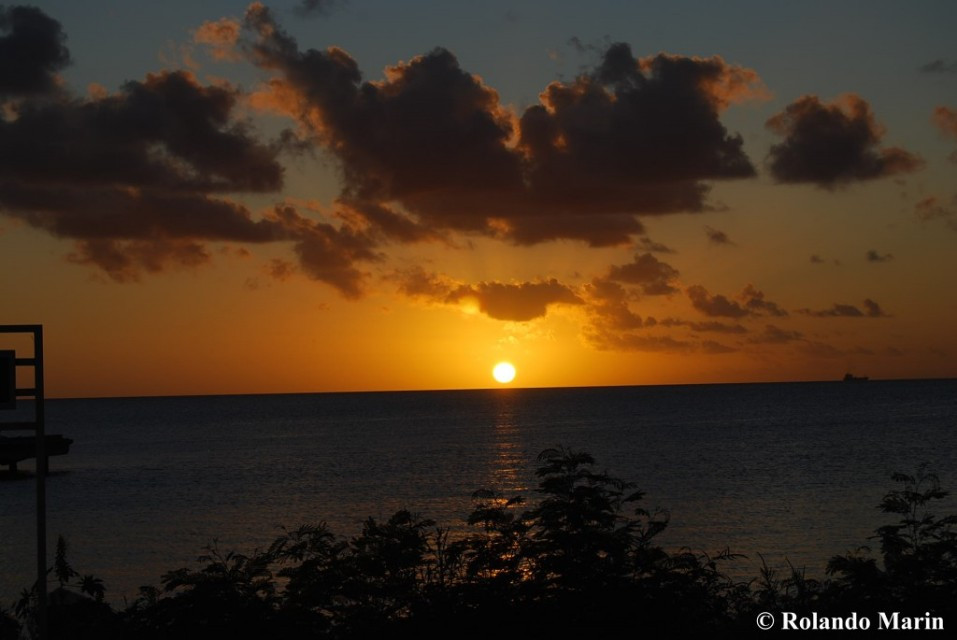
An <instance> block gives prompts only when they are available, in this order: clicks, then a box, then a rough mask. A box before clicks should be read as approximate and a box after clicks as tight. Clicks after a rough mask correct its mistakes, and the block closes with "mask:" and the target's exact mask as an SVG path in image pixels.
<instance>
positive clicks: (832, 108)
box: [767, 94, 923, 188]
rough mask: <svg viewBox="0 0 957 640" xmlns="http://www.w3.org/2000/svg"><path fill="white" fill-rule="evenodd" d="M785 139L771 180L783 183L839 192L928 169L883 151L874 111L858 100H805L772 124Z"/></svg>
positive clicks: (774, 156)
mask: <svg viewBox="0 0 957 640" xmlns="http://www.w3.org/2000/svg"><path fill="white" fill-rule="evenodd" d="M767 127H768V129H770V130H771V131H773V132H774V133H777V134H779V135H782V136H784V142H782V143H780V144H777V145H774V146H772V147H771V152H770V156H769V161H770V168H771V174H772V175H773V176H774V177H775V178H776V179H777V180H778V181H780V182H807V183H812V184H815V185H817V186H820V187H825V188H833V187H836V186H840V185H842V184H847V183H850V182H854V181H860V180H869V179H873V178H883V177H886V176H890V175H895V174H900V173H907V172H910V171H914V170H916V169H918V168H919V167H921V166H922V164H923V162H922V161H921V159H920V158H919V157H918V156H915V155H914V154H912V153H910V152H908V151H905V150H904V149H901V148H898V147H881V146H880V144H881V138H883V135H884V129H883V128H882V127H881V126H880V125H879V124H878V123H877V121H876V120H875V118H874V114H873V113H872V112H871V108H870V105H869V104H868V103H867V102H866V101H865V100H863V99H861V98H860V97H858V96H856V95H854V94H846V95H844V96H842V97H840V98H839V99H837V100H836V101H835V102H833V103H831V104H825V103H823V102H821V101H820V100H819V99H818V98H817V96H804V97H802V98H800V99H798V100H796V101H795V102H792V103H791V104H789V105H788V106H787V108H785V110H784V111H783V112H781V113H779V114H777V115H775V116H773V117H772V118H770V119H769V120H768V121H767Z"/></svg>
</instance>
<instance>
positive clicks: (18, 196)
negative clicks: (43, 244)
mask: <svg viewBox="0 0 957 640" xmlns="http://www.w3.org/2000/svg"><path fill="white" fill-rule="evenodd" d="M236 100H237V96H236V93H235V91H234V90H232V89H229V88H225V87H204V86H201V85H200V84H198V83H197V81H196V79H195V78H193V77H192V76H191V75H190V74H188V73H185V72H164V73H159V74H151V75H149V76H148V77H147V78H146V80H145V81H143V82H136V81H134V82H128V83H127V84H125V85H124V86H123V88H122V89H121V91H120V92H119V93H117V94H115V95H108V96H101V97H98V98H93V99H87V100H82V99H76V98H72V97H69V96H59V95H57V96H49V97H47V99H44V100H32V101H26V102H22V103H19V104H17V105H16V107H15V110H16V113H15V117H13V118H8V119H3V120H0V206H2V207H3V209H4V211H5V212H6V213H7V214H9V215H13V216H14V217H18V218H20V219H22V220H24V221H26V222H27V223H28V224H30V225H32V226H34V227H38V228H42V229H44V230H46V231H48V232H50V233H51V234H53V235H55V236H58V237H66V238H72V239H75V240H78V241H79V242H80V245H81V251H80V254H79V255H81V256H83V258H82V259H81V261H89V262H93V263H95V264H97V265H99V266H100V267H102V268H103V269H105V270H106V271H107V272H108V273H110V274H111V275H113V276H114V277H116V278H117V279H124V278H126V277H127V275H129V273H130V267H131V264H130V261H133V262H141V263H142V264H143V266H147V267H148V266H149V265H154V266H155V265H156V264H158V262H157V261H159V262H162V260H161V256H162V255H164V254H169V255H174V254H176V253H177V252H178V250H180V249H182V247H183V246H193V247H194V250H193V251H191V253H192V254H193V255H194V256H197V255H199V254H198V253H197V252H196V251H195V247H196V245H195V243H191V242H190V241H195V240H233V241H240V242H265V241H269V240H275V239H278V238H280V237H282V235H283V231H282V229H280V228H279V227H278V226H277V225H276V224H274V223H272V222H270V221H266V220H259V221H254V220H253V219H252V218H251V216H250V213H249V212H248V211H247V210H246V208H245V207H244V206H242V205H240V204H238V203H236V202H234V201H233V200H231V199H229V198H228V197H225V195H221V194H226V193H230V192H262V191H274V190H277V189H278V188H279V187H280V186H281V185H282V167H281V166H280V165H279V163H278V161H277V160H276V150H275V149H274V148H271V147H269V146H267V145H263V144H262V143H260V142H258V141H257V140H255V139H254V138H253V137H252V136H251V134H250V133H249V131H248V130H247V128H246V127H244V126H243V125H241V124H237V123H235V122H233V121H232V120H231V114H232V111H233V108H234V106H235V104H236ZM124 242H128V243H130V244H128V245H126V246H128V247H129V248H131V251H130V252H129V255H128V257H129V260H126V261H124V260H120V259H119V257H120V256H121V255H122V254H123V253H124V248H123V247H124V244H123V243H124ZM184 242H185V243H186V245H184V244H183V243H184ZM147 245H149V246H150V247H152V249H151V250H150V251H149V252H144V250H143V249H144V247H145V246H147ZM163 245H166V246H165V247H164V246H163ZM200 253H201V252H200ZM147 254H149V259H148V260H145V261H144V260H138V259H137V256H140V257H146V256H147ZM195 261H196V260H191V261H187V262H195Z"/></svg>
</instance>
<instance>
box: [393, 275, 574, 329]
mask: <svg viewBox="0 0 957 640" xmlns="http://www.w3.org/2000/svg"><path fill="white" fill-rule="evenodd" d="M394 278H395V279H396V280H397V281H398V285H399V291H400V292H401V293H403V294H405V295H407V296H410V297H413V298H422V299H425V300H427V301H429V302H432V303H437V304H448V305H456V306H463V305H464V306H466V307H469V306H472V307H473V308H474V309H475V310H477V311H479V312H480V313H483V314H485V315H487V316H488V317H490V318H493V319H495V320H504V321H508V322H528V321H529V320H534V319H536V318H541V317H544V316H545V315H546V314H547V313H548V310H549V308H550V307H552V306H553V305H582V304H584V301H583V300H582V299H581V298H580V297H579V296H578V295H577V294H576V293H575V292H574V291H572V290H571V289H570V288H569V287H568V286H567V285H564V284H562V283H560V282H559V281H558V280H556V279H554V278H552V279H549V280H540V281H537V282H517V283H513V282H509V283H505V282H479V283H478V284H463V283H459V282H455V281H453V280H451V279H449V278H445V277H443V276H440V275H437V274H434V273H428V272H426V271H425V270H424V269H422V268H421V267H413V268H411V269H407V270H405V271H399V272H397V273H396V274H395V276H394Z"/></svg>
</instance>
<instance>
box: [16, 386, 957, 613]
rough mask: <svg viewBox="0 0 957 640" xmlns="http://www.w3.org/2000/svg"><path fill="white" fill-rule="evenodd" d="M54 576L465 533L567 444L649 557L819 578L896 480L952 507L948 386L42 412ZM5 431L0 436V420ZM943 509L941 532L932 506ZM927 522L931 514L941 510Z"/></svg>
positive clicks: (130, 589) (19, 490)
mask: <svg viewBox="0 0 957 640" xmlns="http://www.w3.org/2000/svg"><path fill="white" fill-rule="evenodd" d="M47 415H48V426H47V432H48V433H59V434H63V435H64V436H66V437H69V438H72V439H73V440H74V444H73V447H72V449H71V451H70V453H69V455H67V456H61V457H56V458H53V459H52V460H51V475H50V476H49V478H48V483H47V495H48V497H47V501H48V531H49V540H48V543H49V546H50V549H51V551H50V556H49V557H50V558H51V562H52V549H53V546H54V545H55V542H56V537H57V535H58V534H60V535H63V537H64V538H65V539H66V540H67V543H68V545H69V546H68V559H69V561H70V562H71V564H72V565H73V566H74V568H75V569H77V570H78V571H79V572H80V573H81V574H94V575H96V576H97V577H100V578H102V579H103V580H104V582H105V585H106V588H107V599H108V600H110V601H112V602H114V603H118V604H120V605H122V603H123V601H124V599H129V600H131V599H132V598H134V597H135V596H136V594H137V591H138V587H139V586H140V585H146V584H152V585H157V586H158V585H159V577H160V576H161V575H162V574H163V573H165V572H166V571H169V570H173V569H177V568H179V567H183V566H197V565H196V564H195V558H196V556H198V555H200V554H201V553H203V551H204V549H205V547H206V546H207V545H210V544H215V545H216V546H217V547H218V548H219V549H220V550H222V551H226V550H236V551H240V552H250V551H252V550H253V549H255V548H256V547H260V548H262V547H265V546H267V545H268V544H269V542H271V541H272V540H273V539H274V538H275V537H276V536H277V535H279V534H280V533H281V528H280V527H282V526H286V527H288V528H295V527H297V526H298V525H300V524H306V523H312V524H315V523H318V522H326V523H328V525H329V526H330V527H331V528H332V530H333V531H334V532H336V533H337V534H339V535H341V536H351V535H354V534H356V533H358V531H359V530H360V527H361V523H362V521H363V520H365V519H366V518H368V517H373V518H376V519H380V518H387V517H388V516H389V515H391V514H392V513H393V512H395V511H396V510H398V509H409V510H411V511H413V512H416V513H419V514H421V515H422V516H425V517H429V518H432V519H434V520H436V521H437V524H439V525H442V526H451V527H453V528H454V529H457V530H462V529H464V527H465V524H464V518H465V516H466V515H467V514H468V512H469V510H470V508H471V504H472V502H471V494H472V492H473V491H475V490H476V489H480V488H493V489H496V490H498V491H499V492H501V493H503V494H506V495H517V494H522V495H525V497H526V499H527V500H528V501H529V502H534V500H535V497H536V496H535V488H536V477H535V474H534V470H535V459H536V456H537V455H538V453H539V452H541V451H542V450H543V449H546V448H549V447H555V446H559V445H561V446H564V447H566V448H569V449H572V450H576V451H587V452H589V453H591V454H592V455H593V456H594V457H595V459H596V461H597V466H598V468H599V469H602V470H607V471H608V472H609V473H610V474H612V475H614V476H617V477H620V478H623V479H625V480H628V481H631V482H634V483H635V484H636V485H637V488H639V489H641V490H643V491H644V492H645V493H646V496H645V498H644V500H643V504H642V506H644V507H645V508H647V509H651V510H654V509H656V508H657V509H661V510H664V511H667V513H668V514H670V523H669V526H668V527H667V529H666V530H665V531H664V533H662V534H661V535H660V537H659V543H660V544H662V545H663V546H665V547H667V548H670V549H677V548H681V547H688V548H691V549H692V550H695V551H703V552H707V553H711V554H713V553H716V552H720V551H723V550H725V549H729V550H730V551H732V552H735V553H740V554H744V555H745V556H747V557H746V558H741V559H739V560H737V561H735V564H734V565H733V566H732V567H731V570H732V572H733V573H734V574H735V575H737V576H739V577H748V576H750V577H756V576H757V575H758V572H759V569H760V566H761V557H762V556H763V557H764V559H765V560H766V561H767V562H768V563H769V564H771V565H774V566H779V567H780V566H786V565H787V564H788V563H790V564H791V565H793V566H794V567H797V568H805V569H806V571H807V573H808V575H810V576H818V577H820V576H823V573H824V568H825V566H826V563H827V560H828V559H829V558H830V557H831V556H833V555H835V554H839V553H845V552H847V551H849V550H852V549H855V548H857V547H859V546H861V545H864V544H868V543H869V542H873V541H870V540H868V536H870V535H872V534H873V532H874V530H875V529H876V528H877V527H879V526H881V525H883V524H887V523H889V522H891V521H892V517H891V516H889V515H887V514H882V513H880V511H879V510H878V509H877V508H876V506H877V505H878V503H879V502H880V500H881V498H882V496H883V495H884V494H885V493H887V492H888V491H889V490H892V489H894V488H896V485H895V484H894V483H893V482H892V481H891V480H890V474H891V473H893V472H895V471H902V472H910V473H913V472H915V471H916V469H917V468H918V466H919V465H921V464H926V465H927V469H928V470H929V471H932V472H935V473H937V474H938V475H939V476H940V479H941V484H942V486H943V487H944V488H945V489H951V490H953V489H957V473H955V464H954V463H955V461H957V380H927V381H871V382H867V383H840V382H815V383H786V384H785V383H781V384H722V385H689V386H649V387H601V388H567V389H509V388H502V389H489V390H475V391H432V392H389V393H329V394H297V395H258V396H257V395H248V396H199V397H171V398H123V399H89V400H85V399H76V400H49V401H48V402H47ZM0 418H4V416H0ZM24 470H26V471H27V473H21V475H20V476H19V477H16V478H14V479H10V478H6V479H4V480H2V481H0V507H2V509H0V549H2V552H0V606H5V607H9V606H10V604H11V603H12V602H13V600H14V599H15V598H16V597H17V595H18V594H19V592H20V590H21V589H23V588H24V587H27V586H28V585H29V584H31V583H32V580H33V579H34V577H35V575H34V571H35V560H34V557H35V556H34V554H35V547H34V544H35V542H34V540H35V538H34V535H35V529H34V517H35V516H34V505H35V494H34V488H35V482H34V477H33V475H32V473H31V472H32V464H29V463H25V464H21V472H22V471H24ZM942 509H943V510H945V511H947V513H957V502H955V501H954V500H953V499H952V498H948V501H947V502H946V504H944V505H942ZM938 515H944V513H943V511H942V512H940V513H938Z"/></svg>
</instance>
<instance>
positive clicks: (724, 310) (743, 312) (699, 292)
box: [686, 284, 788, 318]
mask: <svg viewBox="0 0 957 640" xmlns="http://www.w3.org/2000/svg"><path fill="white" fill-rule="evenodd" d="M686 293H687V294H688V298H689V299H690V300H691V306H693V307H694V308H695V309H697V310H698V311H700V312H701V313H703V314H704V315H706V316H711V317H724V318H743V317H745V316H786V315H788V314H787V311H785V310H784V309H782V308H781V307H780V306H778V304H777V303H775V302H772V301H770V300H767V299H765V296H764V293H763V292H762V291H758V290H757V289H756V288H755V287H754V285H750V284H749V285H747V286H746V287H745V288H744V289H743V290H742V291H741V293H740V295H738V298H737V301H735V300H729V299H728V298H726V297H725V296H723V295H720V294H716V295H711V294H709V293H708V290H707V289H705V288H704V287H702V286H701V285H695V286H692V287H688V289H687V290H686Z"/></svg>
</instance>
